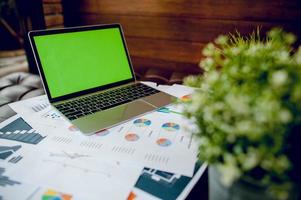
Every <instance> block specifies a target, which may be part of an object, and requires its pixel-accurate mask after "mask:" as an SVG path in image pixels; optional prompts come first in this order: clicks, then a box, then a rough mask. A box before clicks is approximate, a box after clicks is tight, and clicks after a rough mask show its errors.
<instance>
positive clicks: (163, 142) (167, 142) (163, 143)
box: [156, 138, 172, 147]
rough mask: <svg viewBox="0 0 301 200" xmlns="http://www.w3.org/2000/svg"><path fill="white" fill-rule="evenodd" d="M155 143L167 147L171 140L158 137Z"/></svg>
mask: <svg viewBox="0 0 301 200" xmlns="http://www.w3.org/2000/svg"><path fill="white" fill-rule="evenodd" d="M156 143H157V144H158V145H159V146H161V147H168V146H170V145H171V144H172V142H171V141H170V140H169V139H166V138H159V139H158V140H157V141H156Z"/></svg>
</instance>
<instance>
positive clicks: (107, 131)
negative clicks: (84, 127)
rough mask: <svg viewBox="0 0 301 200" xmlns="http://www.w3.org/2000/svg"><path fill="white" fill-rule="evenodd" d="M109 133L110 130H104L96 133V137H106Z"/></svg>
mask: <svg viewBox="0 0 301 200" xmlns="http://www.w3.org/2000/svg"><path fill="white" fill-rule="evenodd" d="M109 133H110V131H109V130H108V129H104V130H101V131H98V132H96V133H95V135H97V136H106V135H108V134H109Z"/></svg>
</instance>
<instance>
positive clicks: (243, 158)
mask: <svg viewBox="0 0 301 200" xmlns="http://www.w3.org/2000/svg"><path fill="white" fill-rule="evenodd" d="M259 32H260V31H259V29H258V30H257V32H253V33H252V34H251V35H250V36H248V37H243V36H241V35H240V34H239V33H236V34H230V35H229V36H226V35H222V36H219V37H218V38H217V39H216V40H215V42H214V43H209V44H208V45H207V46H206V47H205V48H204V49H203V55H204V56H205V58H204V59H203V60H202V61H201V63H200V66H201V67H202V69H204V73H203V75H199V76H190V77H187V78H186V80H185V83H186V84H187V85H189V86H193V87H196V88H198V89H197V90H196V92H195V93H194V94H193V95H192V97H191V101H189V102H186V103H184V104H185V112H186V116H187V117H189V118H191V119H193V120H194V121H195V123H196V124H197V126H198V130H196V134H197V135H198V138H199V141H200V146H199V150H200V153H199V158H200V159H201V160H203V161H207V162H208V163H209V164H213V165H215V166H216V167H217V169H218V170H219V171H220V172H221V175H222V182H223V183H224V184H225V185H231V184H232V183H233V182H234V181H236V180H238V179H245V178H247V179H250V178H251V179H252V180H256V182H258V183H259V184H261V185H264V186H266V187H267V188H268V191H269V192H271V194H272V195H274V196H276V197H277V198H279V199H286V198H287V196H288V191H289V190H290V189H291V188H292V186H293V185H295V184H296V183H298V184H300V172H298V171H300V168H298V167H300V159H299V157H301V155H300V153H301V151H300V146H301V131H300V126H301V48H299V49H298V51H296V52H294V51H293V47H292V44H293V43H294V42H295V39H296V38H295V36H294V35H293V34H290V33H285V32H284V31H282V30H281V29H277V28H276V29H272V30H271V31H270V32H268V34H267V37H266V38H265V39H262V38H260V34H259Z"/></svg>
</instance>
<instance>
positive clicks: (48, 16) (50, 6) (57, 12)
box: [43, 0, 64, 29]
mask: <svg viewBox="0 0 301 200" xmlns="http://www.w3.org/2000/svg"><path fill="white" fill-rule="evenodd" d="M43 12H44V16H45V24H46V28H49V29H50V28H61V27H64V16H63V6H62V1H61V0H43Z"/></svg>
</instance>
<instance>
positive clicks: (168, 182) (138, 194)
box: [128, 164, 207, 200]
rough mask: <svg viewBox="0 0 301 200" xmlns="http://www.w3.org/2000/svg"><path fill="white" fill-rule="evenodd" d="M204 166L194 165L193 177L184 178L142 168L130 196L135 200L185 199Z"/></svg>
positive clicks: (201, 173)
mask: <svg viewBox="0 0 301 200" xmlns="http://www.w3.org/2000/svg"><path fill="white" fill-rule="evenodd" d="M206 166H207V165H206V164H196V167H195V172H194V174H193V177H191V178H190V177H186V176H182V175H178V174H172V173H168V172H163V171H159V170H155V169H149V168H144V170H143V172H142V174H141V175H140V177H139V179H138V181H137V183H136V184H135V188H134V189H133V190H132V193H131V196H132V197H135V198H132V199H135V200H140V199H143V200H155V199H162V200H170V199H177V200H182V199H186V198H187V196H188V194H189V192H190V191H191V190H192V188H193V186H194V185H195V184H196V183H197V181H198V180H199V179H200V177H201V176H202V175H203V173H204V171H205V169H206ZM128 200H130V198H128Z"/></svg>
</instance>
